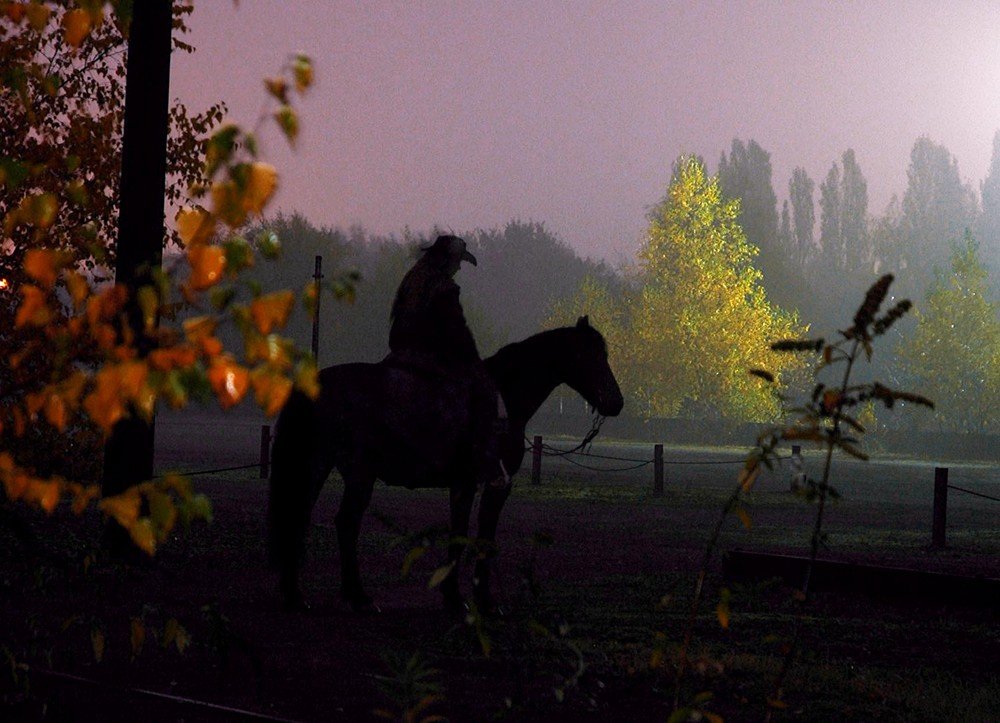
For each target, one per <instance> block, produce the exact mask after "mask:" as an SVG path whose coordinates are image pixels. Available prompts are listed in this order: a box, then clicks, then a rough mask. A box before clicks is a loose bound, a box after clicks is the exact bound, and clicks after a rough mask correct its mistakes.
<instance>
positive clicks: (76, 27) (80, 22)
mask: <svg viewBox="0 0 1000 723" xmlns="http://www.w3.org/2000/svg"><path fill="white" fill-rule="evenodd" d="M62 25H63V30H65V32H66V42H67V43H69V44H70V45H72V46H73V47H74V48H78V47H80V43H82V42H83V40H84V38H86V37H87V36H88V35H89V34H90V13H88V12H87V11H86V10H80V9H79V8H78V9H76V10H70V11H69V12H68V13H66V14H65V15H63V19H62Z"/></svg>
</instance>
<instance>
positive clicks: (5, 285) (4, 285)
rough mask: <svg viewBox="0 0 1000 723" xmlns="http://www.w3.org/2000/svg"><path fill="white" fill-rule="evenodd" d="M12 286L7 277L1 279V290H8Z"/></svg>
mask: <svg viewBox="0 0 1000 723" xmlns="http://www.w3.org/2000/svg"><path fill="white" fill-rule="evenodd" d="M9 288H10V284H8V283H7V279H0V291H6V290H7V289H9Z"/></svg>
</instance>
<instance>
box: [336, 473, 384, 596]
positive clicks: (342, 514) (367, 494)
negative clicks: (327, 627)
mask: <svg viewBox="0 0 1000 723" xmlns="http://www.w3.org/2000/svg"><path fill="white" fill-rule="evenodd" d="M343 476H344V497H343V499H342V500H341V501H340V509H339V510H337V517H336V523H337V545H338V547H339V548H340V586H341V587H340V594H341V596H342V597H343V598H344V599H345V600H346V601H347V602H348V603H350V605H351V607H352V608H354V610H355V611H356V612H378V608H377V607H376V606H375V605H374V603H373V602H372V599H371V597H369V596H368V595H367V594H366V593H365V591H364V587H363V586H362V584H361V569H360V567H359V565H358V536H359V535H360V534H361V518H362V516H363V515H364V513H365V510H367V509H368V504H369V503H370V502H371V499H372V490H373V489H374V487H375V475H374V474H373V473H371V472H366V471H365V470H364V469H363V466H362V465H358V466H357V467H356V468H355V469H354V470H352V471H351V472H350V473H345V474H344V475H343Z"/></svg>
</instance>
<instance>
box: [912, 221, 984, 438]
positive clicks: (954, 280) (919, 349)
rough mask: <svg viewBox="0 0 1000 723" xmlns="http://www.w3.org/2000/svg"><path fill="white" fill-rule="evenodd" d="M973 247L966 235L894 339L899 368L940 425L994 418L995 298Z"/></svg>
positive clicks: (959, 426) (969, 427)
mask: <svg viewBox="0 0 1000 723" xmlns="http://www.w3.org/2000/svg"><path fill="white" fill-rule="evenodd" d="M990 297H991V295H990V285H989V282H988V279H987V273H986V269H985V267H984V266H983V263H982V261H981V260H980V257H979V247H978V245H977V244H976V242H975V241H974V240H972V238H971V237H969V236H968V235H966V239H965V243H964V244H962V245H956V246H955V247H954V249H953V251H952V256H951V273H947V274H946V273H944V272H942V271H938V273H937V275H936V279H935V281H934V282H933V284H932V285H931V288H930V289H929V291H928V292H927V296H926V299H925V300H924V303H923V304H922V305H921V307H920V308H918V309H917V310H916V312H915V316H916V318H917V329H916V333H915V334H914V336H913V337H912V338H910V339H908V340H907V341H906V342H904V343H903V344H901V345H900V348H899V357H900V360H901V362H902V365H903V369H904V371H905V372H907V373H908V374H909V375H910V376H911V377H912V378H913V379H914V381H915V383H916V384H918V385H919V386H920V387H921V388H923V389H926V390H927V393H928V394H929V395H930V396H932V397H933V398H934V400H935V401H936V402H937V406H936V409H935V413H934V417H935V420H936V421H937V422H938V424H940V426H941V428H943V429H948V430H954V431H963V432H984V431H991V430H993V429H994V428H995V426H996V424H997V422H1000V411H998V410H1000V303H998V302H997V301H995V300H993V299H991V298H990Z"/></svg>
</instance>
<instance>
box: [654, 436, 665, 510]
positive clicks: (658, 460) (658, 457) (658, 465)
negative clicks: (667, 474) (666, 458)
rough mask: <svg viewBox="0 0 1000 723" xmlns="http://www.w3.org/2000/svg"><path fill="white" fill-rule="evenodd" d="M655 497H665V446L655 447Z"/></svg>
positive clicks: (658, 445)
mask: <svg viewBox="0 0 1000 723" xmlns="http://www.w3.org/2000/svg"><path fill="white" fill-rule="evenodd" d="M653 497H663V445H662V444H657V445H655V446H654V447H653Z"/></svg>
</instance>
